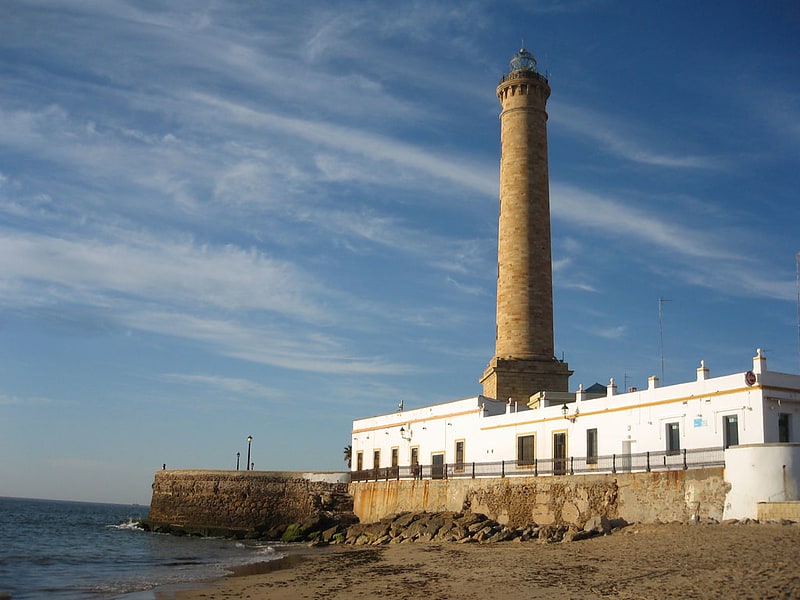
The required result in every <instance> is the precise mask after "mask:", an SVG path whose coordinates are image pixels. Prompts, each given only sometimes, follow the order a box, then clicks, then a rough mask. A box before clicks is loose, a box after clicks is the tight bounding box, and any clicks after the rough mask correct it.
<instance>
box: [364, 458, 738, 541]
mask: <svg viewBox="0 0 800 600" xmlns="http://www.w3.org/2000/svg"><path fill="white" fill-rule="evenodd" d="M728 487H729V486H728V484H727V483H726V482H725V480H724V477H723V469H721V468H715V469H694V470H688V471H661V472H653V473H616V474H608V475H570V476H554V477H507V478H503V479H499V478H492V479H449V480H441V479H440V480H420V481H415V480H401V481H377V482H376V481H371V482H353V483H351V484H350V493H351V494H352V496H353V502H354V508H353V510H354V512H355V514H356V516H358V518H359V519H360V520H361V521H362V522H367V523H371V522H375V521H379V520H380V519H382V518H384V517H386V516H388V515H391V514H396V513H401V512H407V511H408V512H438V511H454V512H458V511H461V510H465V509H469V510H471V511H473V512H476V513H482V514H485V515H487V516H488V517H489V518H491V519H494V520H496V521H498V522H499V523H503V524H505V525H508V526H509V527H519V526H523V525H526V524H528V523H531V522H534V523H538V524H540V525H549V524H567V525H569V524H574V525H577V526H579V527H583V526H584V525H585V524H586V522H587V521H588V520H589V519H591V518H592V517H594V516H604V517H608V518H609V519H616V518H622V519H624V520H626V521H628V522H642V523H655V522H670V521H689V520H692V519H700V520H704V519H715V520H721V519H722V517H723V509H724V506H725V495H726V493H727V490H728Z"/></svg>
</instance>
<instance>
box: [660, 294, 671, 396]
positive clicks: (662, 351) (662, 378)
mask: <svg viewBox="0 0 800 600" xmlns="http://www.w3.org/2000/svg"><path fill="white" fill-rule="evenodd" d="M664 302H671V300H667V299H666V298H663V297H661V296H659V297H658V346H659V349H660V350H661V385H665V384H666V381H665V380H664V321H663V319H662V312H663V311H662V309H661V307H662V305H663V304H664Z"/></svg>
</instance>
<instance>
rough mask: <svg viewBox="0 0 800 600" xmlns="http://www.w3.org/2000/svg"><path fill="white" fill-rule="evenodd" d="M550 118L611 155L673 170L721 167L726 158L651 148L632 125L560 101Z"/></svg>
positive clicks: (551, 109) (551, 112)
mask: <svg viewBox="0 0 800 600" xmlns="http://www.w3.org/2000/svg"><path fill="white" fill-rule="evenodd" d="M549 114H550V120H551V121H552V122H553V123H554V124H557V125H558V126H560V127H562V128H564V129H565V130H567V131H570V132H572V133H573V134H577V135H579V136H583V137H586V138H589V139H591V140H593V141H594V142H596V143H599V145H600V147H601V148H602V149H604V150H606V151H608V152H611V153H612V154H614V155H616V156H618V157H621V158H624V159H626V160H630V161H632V162H635V163H640V164H645V165H651V166H654V167H665V168H671V169H685V168H690V169H720V168H722V167H723V161H722V160H721V159H719V158H718V157H714V156H702V155H693V154H668V153H665V152H662V151H659V150H655V149H652V148H650V147H648V146H649V145H650V144H649V143H648V142H644V141H642V140H636V139H634V137H633V136H632V135H631V134H630V133H628V132H627V131H626V130H627V129H628V128H629V126H627V125H624V124H620V123H619V122H617V123H615V122H614V120H613V119H612V117H610V116H607V115H601V114H598V113H597V112H596V111H592V110H588V109H584V108H579V107H577V106H570V105H569V104H565V103H564V102H560V103H558V104H556V105H554V106H552V107H550V109H549Z"/></svg>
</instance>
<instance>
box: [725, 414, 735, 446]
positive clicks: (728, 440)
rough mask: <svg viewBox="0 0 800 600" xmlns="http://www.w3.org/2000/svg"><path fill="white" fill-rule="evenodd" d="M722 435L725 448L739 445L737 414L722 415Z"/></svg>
mask: <svg viewBox="0 0 800 600" xmlns="http://www.w3.org/2000/svg"><path fill="white" fill-rule="evenodd" d="M722 436H723V440H722V441H723V442H724V444H725V447H726V448H727V447H728V446H738V445H739V417H738V416H737V415H725V416H724V417H722Z"/></svg>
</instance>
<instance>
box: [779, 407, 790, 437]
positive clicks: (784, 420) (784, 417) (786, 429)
mask: <svg viewBox="0 0 800 600" xmlns="http://www.w3.org/2000/svg"><path fill="white" fill-rule="evenodd" d="M790 417H791V415H789V414H788V413H781V414H779V415H778V441H779V442H781V443H787V442H790V441H791V437H792V436H791V433H790V432H791V428H790V425H791V418H790Z"/></svg>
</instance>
